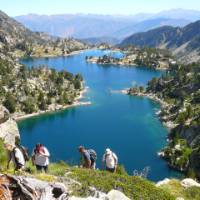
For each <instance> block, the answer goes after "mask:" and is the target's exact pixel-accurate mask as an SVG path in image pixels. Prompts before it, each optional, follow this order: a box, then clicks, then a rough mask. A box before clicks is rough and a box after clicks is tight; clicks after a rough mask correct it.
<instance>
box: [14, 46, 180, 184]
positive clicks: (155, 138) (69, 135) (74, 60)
mask: <svg viewBox="0 0 200 200" xmlns="http://www.w3.org/2000/svg"><path fill="white" fill-rule="evenodd" d="M108 53H109V51H100V50H88V51H84V52H83V53H81V54H77V55H73V56H69V57H56V58H38V59H28V60H22V61H21V62H22V63H23V64H25V65H27V66H39V65H47V66H49V67H52V68H55V69H57V70H63V69H65V70H67V71H69V72H72V73H74V74H76V73H81V74H82V75H83V77H84V80H85V86H86V87H88V90H87V93H86V94H85V96H84V98H83V99H82V101H91V102H92V104H91V105H88V106H79V107H73V108H70V109H67V110H65V111H60V112H57V113H51V114H45V115H41V116H38V117H34V118H30V119H26V120H24V121H21V122H19V123H18V125H19V129H20V134H21V139H22V143H23V145H25V146H27V147H28V148H29V149H30V150H31V151H32V149H33V148H34V145H35V144H36V143H38V142H40V143H43V144H44V145H45V146H47V148H48V149H49V151H50V153H51V161H59V160H64V161H67V162H68V163H71V164H78V161H79V154H78V151H77V147H78V146H79V145H84V146H85V147H87V148H92V149H95V150H96V152H97V154H98V162H97V167H99V168H100V167H101V158H102V155H103V153H104V150H105V148H107V147H109V148H111V149H112V150H113V151H114V152H115V153H116V154H117V155H118V157H119V162H120V163H121V164H123V165H124V166H125V168H126V170H127V171H128V173H129V174H133V171H134V170H139V171H141V170H142V169H143V168H145V167H147V166H148V167H150V172H149V174H148V178H149V179H150V180H153V181H158V180H161V179H163V178H165V177H177V176H178V173H177V172H175V171H173V170H171V169H169V168H168V167H167V164H166V162H165V161H163V160H162V159H160V158H159V157H158V156H157V152H158V151H159V150H160V149H161V148H162V147H163V146H164V145H165V143H166V136H167V129H166V128H165V127H164V126H163V125H162V123H161V122H160V121H159V119H158V118H157V116H156V111H158V110H159V105H158V104H157V103H155V102H153V101H151V100H149V99H147V98H141V97H131V96H128V95H124V94H120V93H119V92H117V91H118V90H122V89H124V88H128V87H130V86H133V85H135V84H137V85H146V84H147V82H148V81H149V80H151V79H152V78H153V77H158V76H161V72H160V71H155V70H151V69H147V68H145V67H125V66H124V67H122V66H121V67H118V66H112V65H106V66H102V65H96V64H91V63H86V61H85V56H86V55H87V56H91V55H93V56H100V55H104V54H108ZM113 55H114V56H117V57H121V56H122V54H121V53H116V52H115V53H113ZM162 73H164V72H162Z"/></svg>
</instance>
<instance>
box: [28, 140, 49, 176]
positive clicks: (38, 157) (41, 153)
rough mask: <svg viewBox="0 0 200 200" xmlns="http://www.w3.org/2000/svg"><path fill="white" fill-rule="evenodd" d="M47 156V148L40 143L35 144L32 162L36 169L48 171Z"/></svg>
mask: <svg viewBox="0 0 200 200" xmlns="http://www.w3.org/2000/svg"><path fill="white" fill-rule="evenodd" d="M49 157H50V153H49V151H48V149H47V148H46V147H45V146H44V145H42V144H40V143H38V144H36V146H35V149H34V150H33V153H32V163H33V165H35V166H36V169H37V171H42V170H44V171H45V173H47V172H48V165H49Z"/></svg>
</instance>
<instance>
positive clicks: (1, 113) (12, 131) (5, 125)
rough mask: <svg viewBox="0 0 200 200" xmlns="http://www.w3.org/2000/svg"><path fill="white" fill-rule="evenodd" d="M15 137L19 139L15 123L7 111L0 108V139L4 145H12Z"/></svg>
mask: <svg viewBox="0 0 200 200" xmlns="http://www.w3.org/2000/svg"><path fill="white" fill-rule="evenodd" d="M16 137H18V138H19V137H20V135H19V130H18V127H17V123H16V122H15V121H14V120H13V119H11V118H10V113H9V111H8V110H7V109H6V108H5V107H3V106H0V138H1V139H3V140H4V142H5V143H8V144H14V143H15V138H16Z"/></svg>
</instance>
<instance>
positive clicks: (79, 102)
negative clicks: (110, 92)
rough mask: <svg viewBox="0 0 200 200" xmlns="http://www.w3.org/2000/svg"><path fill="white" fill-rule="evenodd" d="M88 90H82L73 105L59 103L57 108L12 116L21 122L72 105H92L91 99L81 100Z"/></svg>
mask: <svg viewBox="0 0 200 200" xmlns="http://www.w3.org/2000/svg"><path fill="white" fill-rule="evenodd" d="M86 92H87V88H85V89H84V90H82V91H81V92H80V95H79V96H77V97H76V98H75V101H74V102H73V103H72V104H71V105H65V106H61V105H58V107H57V108H56V107H55V108H54V109H53V110H52V109H48V110H45V111H38V112H35V113H31V114H25V115H18V116H12V118H13V119H14V120H15V121H17V122H19V121H22V120H25V119H28V118H32V117H36V116H40V115H43V114H48V113H56V112H59V111H63V110H66V109H68V108H72V107H77V106H87V105H91V104H92V103H91V102H90V101H87V102H82V101H80V100H81V99H82V98H83V97H84V94H85V93H86Z"/></svg>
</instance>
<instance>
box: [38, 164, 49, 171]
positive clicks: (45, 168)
mask: <svg viewBox="0 0 200 200" xmlns="http://www.w3.org/2000/svg"><path fill="white" fill-rule="evenodd" d="M36 169H37V171H42V170H43V169H44V171H45V173H47V171H48V165H46V166H40V165H36Z"/></svg>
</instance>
